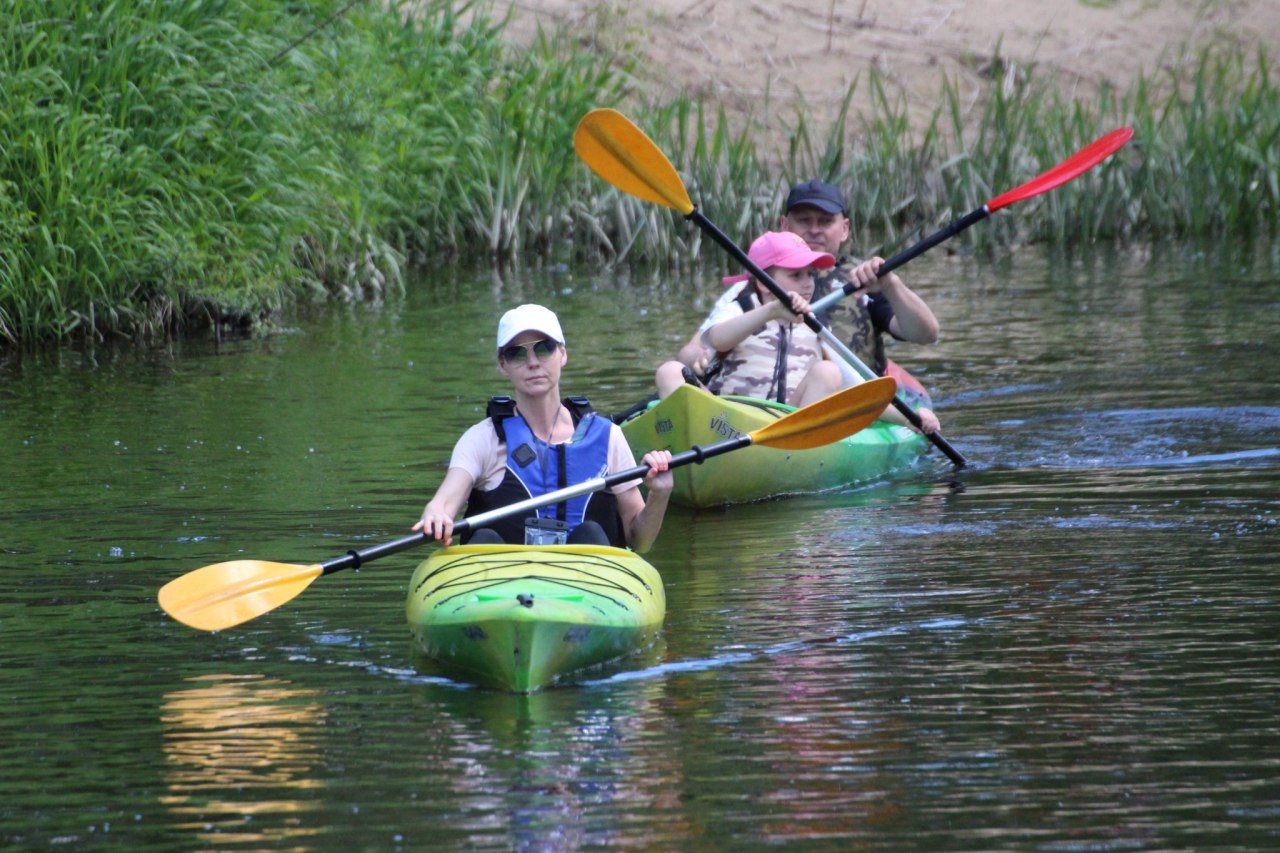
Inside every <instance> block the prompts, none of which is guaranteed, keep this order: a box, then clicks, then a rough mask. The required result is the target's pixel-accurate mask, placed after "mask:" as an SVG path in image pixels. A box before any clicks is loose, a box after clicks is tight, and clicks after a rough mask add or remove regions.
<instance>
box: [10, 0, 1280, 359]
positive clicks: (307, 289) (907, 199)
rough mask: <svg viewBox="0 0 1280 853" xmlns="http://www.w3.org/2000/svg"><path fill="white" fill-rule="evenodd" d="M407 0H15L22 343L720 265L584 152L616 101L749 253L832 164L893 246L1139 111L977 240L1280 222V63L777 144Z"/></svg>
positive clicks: (578, 55)
mask: <svg viewBox="0 0 1280 853" xmlns="http://www.w3.org/2000/svg"><path fill="white" fill-rule="evenodd" d="M410 5H411V6H412V7H413V10H414V14H413V15H412V16H408V15H407V14H403V13H402V10H400V9H397V8H390V9H387V8H385V7H384V6H383V5H382V4H377V3H359V4H355V5H353V6H351V5H350V4H349V3H348V2H347V0H341V2H340V1H339V0H320V1H319V2H314V3H311V2H309V3H297V2H286V0H118V2H115V3H112V4H107V5H106V6H101V5H100V4H88V3H85V2H83V0H0V27H2V30H0V77H2V78H3V80H4V85H3V86H0V344H3V345H21V344H34V343H38V342H40V341H68V340H77V339H87V340H94V339H99V338H102V337H106V336H123V337H136V338H147V337H154V336H157V335H162V334H168V333H173V332H177V331H183V330H192V329H198V328H203V327H207V326H210V325H223V324H235V325H253V324H255V323H262V324H269V323H270V322H271V320H272V319H273V318H274V317H275V316H277V314H278V312H279V310H280V309H281V308H282V307H283V306H286V305H287V304H288V303H290V302H291V301H294V300H298V299H302V298H313V297H318V298H324V299H351V300H364V299H379V298H382V297H384V296H385V295H387V294H389V293H391V292H394V291H395V290H396V289H398V288H402V287H403V286H404V285H403V280H404V279H403V275H402V274H403V272H404V270H405V269H406V268H407V267H411V266H420V265H426V264H438V263H458V262H470V261H472V260H474V259H477V258H478V259H484V260H488V261H491V262H494V263H531V262H539V261H540V260H542V259H555V260H563V261H571V262H578V263H599V262H601V261H604V262H612V263H636V264H658V265H663V266H666V267H673V268H677V269H678V268H680V267H681V266H683V265H686V264H695V263H699V262H700V259H701V258H703V257H704V252H703V249H704V238H703V235H702V234H701V233H700V232H699V231H698V229H696V228H694V227H692V226H690V225H689V224H688V223H687V222H684V221H683V220H682V219H681V218H680V217H679V215H678V214H676V213H674V212H673V211H670V210H668V209H666V208H662V207H659V206H657V205H653V204H650V203H647V202H642V201H638V200H636V199H634V198H630V197H628V196H625V195H623V194H620V193H619V192H618V191H617V190H615V189H613V188H612V187H610V186H609V185H607V184H606V183H605V182H603V181H602V180H600V179H599V178H597V177H596V176H595V175H594V174H592V173H591V172H590V171H589V170H587V169H586V168H585V167H584V166H583V165H582V164H581V163H580V162H578V161H577V159H576V157H575V156H574V153H573V147H572V136H573V130H574V127H575V126H576V124H577V122H578V120H579V119H580V118H581V117H582V115H584V114H585V113H586V112H587V111H588V110H589V109H591V108H592V107H595V106H617V107H619V108H621V109H623V110H624V111H625V112H627V113H628V114H629V115H630V116H631V117H632V118H633V119H634V120H636V122H637V123H638V124H639V125H640V126H641V127H642V128H644V129H645V130H646V132H648V133H649V134H650V136H652V137H653V139H654V140H655V141H656V142H657V144H658V145H659V147H660V148H661V149H662V150H663V151H664V152H665V153H666V154H667V155H668V157H669V158H670V159H671V160H672V161H673V163H675V165H676V166H677V168H678V170H679V171H680V173H681V175H682V176H683V178H684V180H685V181H686V183H687V186H688V189H689V192H690V195H691V197H692V198H693V199H694V200H695V202H696V203H697V204H698V206H699V207H700V209H701V210H702V211H703V212H704V213H706V214H707V216H708V217H709V218H710V219H711V220H712V221H714V222H716V223H717V224H718V225H720V227H721V228H722V229H723V230H725V231H726V232H727V233H729V234H730V235H731V236H733V237H735V238H738V239H741V240H742V241H743V242H746V241H749V240H750V239H751V238H752V237H754V236H755V235H756V234H758V233H759V232H761V231H763V230H766V229H768V228H770V227H773V225H774V224H775V223H776V221H777V216H778V213H779V211H780V208H781V204H782V199H783V197H784V194H785V192H786V188H787V186H788V185H789V184H790V183H791V182H792V181H794V180H800V179H805V178H809V177H815V176H816V177H822V178H825V179H827V180H831V181H833V182H836V183H839V184H840V185H842V186H843V187H844V188H845V190H846V192H847V196H848V198H849V200H850V203H851V207H852V208H853V210H854V220H855V239H854V242H855V244H856V246H857V247H858V248H859V249H860V250H863V251H868V250H880V251H881V253H882V254H887V253H888V251H890V250H891V249H892V248H893V247H894V246H898V245H901V244H902V243H904V242H905V241H908V240H910V239H912V238H913V237H915V236H917V235H919V234H920V233H921V232H928V231H931V230H933V229H934V228H936V227H938V226H940V225H942V224H944V223H945V222H946V221H948V220H949V219H951V218H954V217H956V216H959V215H962V214H964V213H967V212H969V211H970V210H972V209H974V208H975V207H977V206H979V205H981V204H982V203H984V202H985V201H987V200H989V199H990V198H992V197H993V196H995V195H996V194H998V193H1000V192H1002V191H1004V190H1006V189H1009V188H1012V187H1014V186H1017V185H1018V184H1021V183H1022V182H1024V181H1026V180H1027V179H1029V178H1031V177H1032V176H1034V175H1036V174H1037V173H1039V172H1040V171H1043V170H1044V169H1046V168H1048V167H1050V166H1052V165H1054V164H1055V163H1058V162H1060V161H1061V160H1063V159H1065V158H1066V157H1067V156H1069V155H1070V154H1071V153H1072V152H1074V151H1076V150H1078V149H1079V148H1081V147H1082V146H1084V145H1085V144H1087V143H1088V142H1089V141H1091V140H1092V139H1094V138H1096V137H1097V136H1099V135H1101V134H1102V133H1103V132H1105V131H1107V130H1109V129H1111V128H1113V127H1116V126H1119V125H1132V126H1133V127H1134V129H1135V131H1136V135H1135V137H1134V140H1133V142H1132V143H1130V145H1129V146H1128V147H1127V148H1125V149H1123V150H1122V151H1121V152H1120V153H1119V154H1118V155H1117V156H1115V157H1113V158H1111V159H1110V160H1109V161H1107V162H1106V163H1104V164H1103V165H1101V166H1099V167H1097V168H1095V169H1094V170H1092V171H1090V172H1089V173H1088V174H1086V175H1084V176H1082V177H1081V178H1080V179H1078V180H1077V181H1075V182H1073V183H1071V184H1069V185H1067V186H1065V187H1062V188H1060V189H1058V190H1055V191H1054V192H1052V193H1048V194H1045V195H1044V196H1041V197H1038V198H1036V199H1033V200H1029V201H1027V202H1022V203H1019V205H1018V207H1017V212H1016V215H1001V216H997V217H995V218H994V219H993V221H992V222H991V223H989V224H988V225H985V226H983V227H982V228H975V229H972V230H971V231H969V232H966V234H965V235H964V236H963V237H962V238H958V239H962V240H964V241H966V242H967V243H968V244H970V245H972V246H974V247H975V248H978V249H981V250H985V251H998V250H999V248H1000V247H1001V246H1006V245H1013V244H1018V243H1025V242H1035V241H1040V242H1053V243H1059V244H1067V245H1070V244H1075V243H1088V242H1093V241H1098V240H1148V239H1155V238H1163V237H1175V238H1183V237H1212V236H1215V235H1224V234H1229V235H1257V236H1262V237H1268V236H1269V237H1274V236H1275V234H1276V231H1277V223H1278V222H1280V187H1278V186H1277V182H1278V179H1277V174H1280V94H1278V90H1277V88H1276V86H1275V85H1274V83H1273V82H1272V80H1271V69H1270V65H1269V58H1268V57H1267V56H1266V55H1265V54H1260V55H1258V56H1251V55H1243V54H1238V53H1236V54H1233V53H1230V52H1225V53H1224V52H1206V53H1204V54H1201V55H1199V56H1198V57H1197V60H1196V62H1194V63H1192V65H1191V67H1190V70H1189V71H1183V72H1179V76H1177V77H1172V76H1167V75H1166V76H1161V77H1156V78H1149V79H1143V80H1140V81H1139V82H1138V83H1137V84H1136V85H1135V86H1134V87H1133V88H1132V89H1131V90H1130V91H1126V92H1114V91H1105V92H1103V93H1102V95H1101V97H1099V98H1098V99H1097V100H1096V101H1094V102H1091V103H1087V104H1082V103H1076V102H1072V101H1068V100H1063V99H1062V98H1060V97H1059V96H1058V95H1057V94H1056V92H1055V89H1054V88H1053V87H1052V86H1051V85H1050V84H1051V83H1052V81H1051V80H1044V81H1041V80H1038V79H1036V77H1035V76H1034V74H1031V75H1027V74H1026V73H1025V69H1024V71H1023V73H1021V74H1020V75H1019V76H1018V77H1017V78H1016V79H1005V78H1004V77H1003V75H1004V73H1005V71H1004V69H1005V65H1004V64H1003V63H1001V62H1000V61H998V57H997V61H995V62H993V63H992V65H991V68H992V69H993V73H994V74H995V75H996V79H995V80H994V81H993V82H994V84H995V85H993V86H992V91H991V95H990V97H989V99H988V100H987V101H986V102H984V103H983V104H982V105H981V107H980V111H979V112H978V114H976V115H975V114H973V113H972V112H971V111H969V109H968V108H966V107H965V106H962V104H961V100H960V97H959V95H958V93H957V91H956V90H955V89H953V88H951V87H949V86H944V87H943V88H942V89H941V91H940V93H939V104H940V106H939V107H938V109H937V111H936V112H935V113H934V115H933V116H932V120H931V121H930V122H928V123H927V126H926V127H925V128H924V129H923V130H922V131H913V130H912V129H911V126H910V125H909V124H908V122H907V118H906V109H905V105H904V104H902V103H900V102H895V101H894V100H893V99H891V98H890V97H889V96H888V94H887V93H886V89H885V87H884V86H883V85H882V84H881V81H880V80H879V79H878V78H877V77H876V76H874V75H871V76H869V77H867V78H866V79H865V80H863V81H861V82H860V83H859V84H857V85H863V86H866V87H868V89H869V90H870V94H871V95H872V104H873V106H872V108H871V109H870V110H869V111H868V112H867V113H865V114H854V113H852V112H851V111H850V109H849V104H850V103H852V96H853V94H854V90H852V89H851V90H850V92H849V97H848V98H847V99H846V101H845V109H844V110H843V111H841V112H840V113H839V114H838V116H837V117H836V119H835V120H834V121H833V122H831V123H830V124H829V125H828V126H822V127H819V126H816V125H815V123H814V122H813V120H812V118H811V117H810V116H808V115H807V114H805V113H804V112H803V111H801V112H800V113H798V114H797V115H796V116H795V117H794V122H793V124H792V132H791V138H790V143H789V146H788V147H787V149H786V152H785V155H784V156H783V157H782V158H780V160H770V159H768V158H767V157H765V156H764V155H763V154H762V151H761V149H760V148H759V147H757V144H756V141H755V137H754V135H753V133H752V128H753V126H754V121H753V118H752V117H750V116H748V117H746V118H745V119H743V118H742V117H733V118H731V117H729V116H727V115H726V114H725V113H724V112H723V111H722V110H721V109H720V108H719V107H718V106H717V105H716V104H714V103H711V102H706V101H701V100H697V101H695V100H688V99H679V100H676V101H674V102H670V103H651V102H648V101H645V100H643V99H642V98H641V97H640V96H639V95H638V94H637V93H636V92H634V91H632V89H631V78H630V76H629V73H630V68H629V66H628V64H627V62H626V61H623V60H620V59H619V57H618V56H616V55H614V54H613V53H611V52H610V48H609V47H608V45H609V44H611V43H617V44H618V45H620V46H619V47H616V48H615V49H618V50H625V44H626V39H623V38H604V39H595V40H590V41H585V40H580V39H575V38H573V37H571V36H572V34H565V35H562V36H557V35H554V34H546V35H544V36H543V37H542V38H540V39H538V40H537V41H536V42H535V43H534V45H533V46H532V48H530V49H527V50H517V49H513V48H512V47H511V46H510V45H509V44H508V43H507V42H506V41H505V40H504V28H505V26H506V22H505V21H504V20H502V19H499V18H494V17H492V16H491V15H490V14H488V12H487V11H486V9H487V7H486V6H484V5H483V4H474V5H473V4H458V5H455V4H453V3H445V2H426V3H413V4H406V8H409V6H410ZM348 6H350V8H348ZM624 23H625V22H624ZM627 26H630V24H627ZM629 32H630V30H626V31H625V32H623V33H622V35H624V36H625V35H627V33H629ZM295 43H296V45H295ZM1175 67H1180V68H1181V67H1185V64H1178V65H1175ZM735 128H736V129H735ZM708 257H711V258H714V259H716V260H717V261H719V260H720V259H721V255H720V253H718V252H716V251H715V250H711V252H710V254H709V255H708Z"/></svg>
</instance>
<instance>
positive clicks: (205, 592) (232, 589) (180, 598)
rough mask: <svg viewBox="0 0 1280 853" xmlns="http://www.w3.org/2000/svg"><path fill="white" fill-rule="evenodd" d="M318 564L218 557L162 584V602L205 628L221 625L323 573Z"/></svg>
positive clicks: (271, 605) (262, 608) (268, 606)
mask: <svg viewBox="0 0 1280 853" xmlns="http://www.w3.org/2000/svg"><path fill="white" fill-rule="evenodd" d="M322 573H323V569H321V567H320V566H319V564H316V565H313V566H295V565H292V564H290V563H268V562H266V561H263V560H232V561H231V562H229V563H214V564H213V565H211V566H205V567H204V568H202V569H196V570H195V571H194V572H187V573H186V574H185V575H183V576H182V577H180V578H174V579H173V580H171V581H169V582H168V583H167V584H165V585H164V586H162V587H161V588H160V596H159V598H160V606H161V607H163V608H164V612H165V613H168V614H169V615H170V616H172V617H173V618H174V619H177V620H178V621H179V622H182V623H184V624H186V625H190V626H191V627H192V628H198V629H199V630H201V631H220V630H222V629H223V628H232V627H234V626H236V625H239V624H240V623H241V622H248V621H249V620H250V619H253V618H255V617H257V616H261V615H262V614H263V613H266V612H267V611H268V610H274V609H276V608H277V607H279V606H280V605H281V604H284V603H285V602H286V601H289V600H291V599H292V598H294V597H295V596H297V595H299V594H301V593H302V591H303V590H304V589H306V588H307V587H308V586H310V585H311V582H312V581H314V580H315V579H316V578H318V577H320V575H321V574H322Z"/></svg>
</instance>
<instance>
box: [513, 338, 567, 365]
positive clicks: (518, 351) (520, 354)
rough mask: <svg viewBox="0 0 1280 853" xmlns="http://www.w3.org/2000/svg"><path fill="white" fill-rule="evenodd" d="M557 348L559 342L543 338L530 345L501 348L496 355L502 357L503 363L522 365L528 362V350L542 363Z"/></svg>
mask: <svg viewBox="0 0 1280 853" xmlns="http://www.w3.org/2000/svg"><path fill="white" fill-rule="evenodd" d="M559 348H560V344H559V342H557V341H553V340H551V339H550V338H543V339H542V340H540V341H534V342H533V343H532V344H524V345H516V346H510V347H503V348H502V350H501V351H500V352H499V353H498V354H499V355H500V356H502V360H503V361H505V362H508V363H510V364H524V363H525V362H526V361H528V360H529V350H533V354H534V355H536V356H537V357H538V360H539V361H542V360H543V359H544V358H546V357H547V356H549V355H551V354H552V353H553V352H555V351H556V350H558V349H559Z"/></svg>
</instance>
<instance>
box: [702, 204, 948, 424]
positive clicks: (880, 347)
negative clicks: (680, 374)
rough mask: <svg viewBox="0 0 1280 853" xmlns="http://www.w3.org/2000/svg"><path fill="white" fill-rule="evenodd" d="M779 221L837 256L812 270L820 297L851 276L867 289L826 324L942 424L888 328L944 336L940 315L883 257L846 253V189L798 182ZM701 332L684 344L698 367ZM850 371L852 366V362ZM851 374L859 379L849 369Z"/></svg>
mask: <svg viewBox="0 0 1280 853" xmlns="http://www.w3.org/2000/svg"><path fill="white" fill-rule="evenodd" d="M779 224H780V226H781V227H780V230H785V231H791V232H794V233H796V234H799V235H800V236H801V237H803V238H804V241H805V242H806V243H808V244H809V248H810V249H812V250H814V251H817V252H827V253H829V254H832V255H835V256H836V266H835V267H833V268H832V269H829V270H816V271H814V276H815V282H814V284H815V286H814V291H813V294H814V295H813V298H814V300H815V301H816V300H817V299H818V298H820V297H822V296H825V295H826V294H828V293H830V292H831V291H832V290H834V289H835V288H837V287H843V286H844V283H845V282H847V281H848V282H857V283H858V284H860V285H862V287H863V289H862V290H860V291H858V292H856V293H854V294H853V295H851V296H849V297H846V298H845V299H844V300H842V301H841V302H840V303H838V305H837V306H836V307H834V308H832V309H830V311H829V312H828V313H826V315H825V316H822V317H819V319H820V320H822V322H823V323H824V324H827V325H830V324H831V322H832V320H833V319H834V321H835V324H836V325H837V326H838V327H839V328H840V331H839V332H838V334H841V337H846V336H847V338H848V340H849V348H850V349H851V350H853V352H854V354H855V355H856V356H857V357H858V359H859V360H860V361H862V363H863V364H866V365H867V366H869V367H870V368H871V369H872V370H874V371H875V372H876V373H878V374H880V375H885V374H886V373H888V374H889V375H892V376H894V378H896V379H897V380H898V384H899V387H900V390H901V391H903V392H904V393H905V399H906V400H907V401H908V402H909V403H911V404H912V407H913V408H915V409H916V412H917V414H919V415H920V417H921V420H922V422H923V425H924V428H925V432H935V431H937V430H938V429H939V424H938V419H937V417H936V416H935V415H934V414H933V412H932V410H931V409H930V408H929V406H930V402H929V395H928V392H927V391H925V389H924V387H923V386H921V385H920V384H919V382H918V381H916V380H915V379H914V377H911V376H910V374H907V373H906V372H905V371H903V370H902V369H901V368H899V367H898V366H897V365H895V364H893V362H892V361H890V360H889V359H888V358H887V357H886V355H885V351H884V335H885V334H886V333H887V334H889V335H892V336H893V337H894V338H897V339H898V340H901V341H908V342H911V343H917V344H931V343H934V342H935V341H937V340H938V320H937V318H936V317H934V315H933V312H932V311H930V310H929V306H928V305H926V304H925V302H924V300H923V299H921V298H920V297H919V296H918V295H916V293H915V292H914V291H912V290H911V289H910V288H909V287H907V286H906V285H905V284H903V282H902V279H900V278H898V276H897V274H896V273H889V274H888V275H886V276H885V277H884V278H880V277H878V276H877V274H876V273H877V271H878V270H879V268H880V264H881V263H883V259H882V258H879V257H875V258H871V259H869V260H866V261H858V260H856V259H854V258H851V257H849V256H847V255H842V254H841V253H840V249H841V247H842V246H843V245H844V243H845V241H847V240H848V239H849V235H850V233H851V231H852V225H851V224H850V222H849V213H848V210H847V209H846V208H845V202H844V194H843V193H841V192H840V190H839V189H838V188H837V187H834V186H832V185H831V184H828V183H826V182H824V181H818V180H813V181H804V182H802V183H798V184H795V185H794V186H792V187H791V191H790V192H789V193H788V194H787V202H786V213H784V214H783V216H782V218H781V220H780V223H779ZM735 295H736V292H735V290H734V289H731V290H729V291H727V292H726V293H725V294H724V295H723V296H721V297H720V298H721V299H733V298H734V297H735ZM701 336H702V329H701V328H700V329H699V330H698V331H697V332H695V333H694V335H693V337H692V338H690V339H689V342H688V343H686V344H685V345H684V346H683V347H681V349H680V354H679V356H678V358H679V359H680V361H682V362H684V363H685V364H686V365H688V366H689V367H691V368H693V370H694V371H695V372H697V373H699V374H702V373H705V372H706V370H707V366H708V362H709V360H710V359H711V356H712V355H713V353H708V352H707V351H706V350H705V348H704V347H703V345H702V337H701ZM849 371H850V372H852V368H849ZM849 381H850V382H853V381H856V379H855V378H854V377H853V376H850V377H849Z"/></svg>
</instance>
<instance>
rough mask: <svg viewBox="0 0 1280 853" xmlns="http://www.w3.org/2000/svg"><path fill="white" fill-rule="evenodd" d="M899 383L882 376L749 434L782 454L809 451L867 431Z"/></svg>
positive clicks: (891, 398)
mask: <svg viewBox="0 0 1280 853" xmlns="http://www.w3.org/2000/svg"><path fill="white" fill-rule="evenodd" d="M897 391H898V383H897V382H894V381H893V379H892V378H891V377H888V376H881V377H879V378H878V379H872V380H870V381H869V382H863V383H862V384H860V385H854V386H853V387H851V388H845V389H844V390H843V391H838V392H836V393H835V394H832V395H831V396H830V397H823V398H822V399H821V400H819V401H818V402H816V403H812V404H810V405H808V406H805V407H804V408H802V409H796V410H795V411H794V412H791V413H790V414H787V415H783V416H782V417H780V418H778V419H777V420H776V421H774V422H773V423H771V424H766V425H765V426H762V427H760V429H758V430H754V431H753V432H751V433H750V435H751V443H752V444H759V445H763V446H764V447H777V448H780V449H782V450H808V449H810V448H813V447H821V446H823V445H824V444H830V443H831V442H833V441H839V440H840V439H842V438H844V437H846V436H850V435H853V434H854V433H855V432H858V431H859V430H862V429H866V428H867V427H869V426H871V424H872V423H874V422H875V420H876V418H878V417H880V415H881V414H882V413H883V412H884V410H885V408H886V407H887V406H888V405H889V403H890V402H892V400H893V395H894V394H895V393H897Z"/></svg>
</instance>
